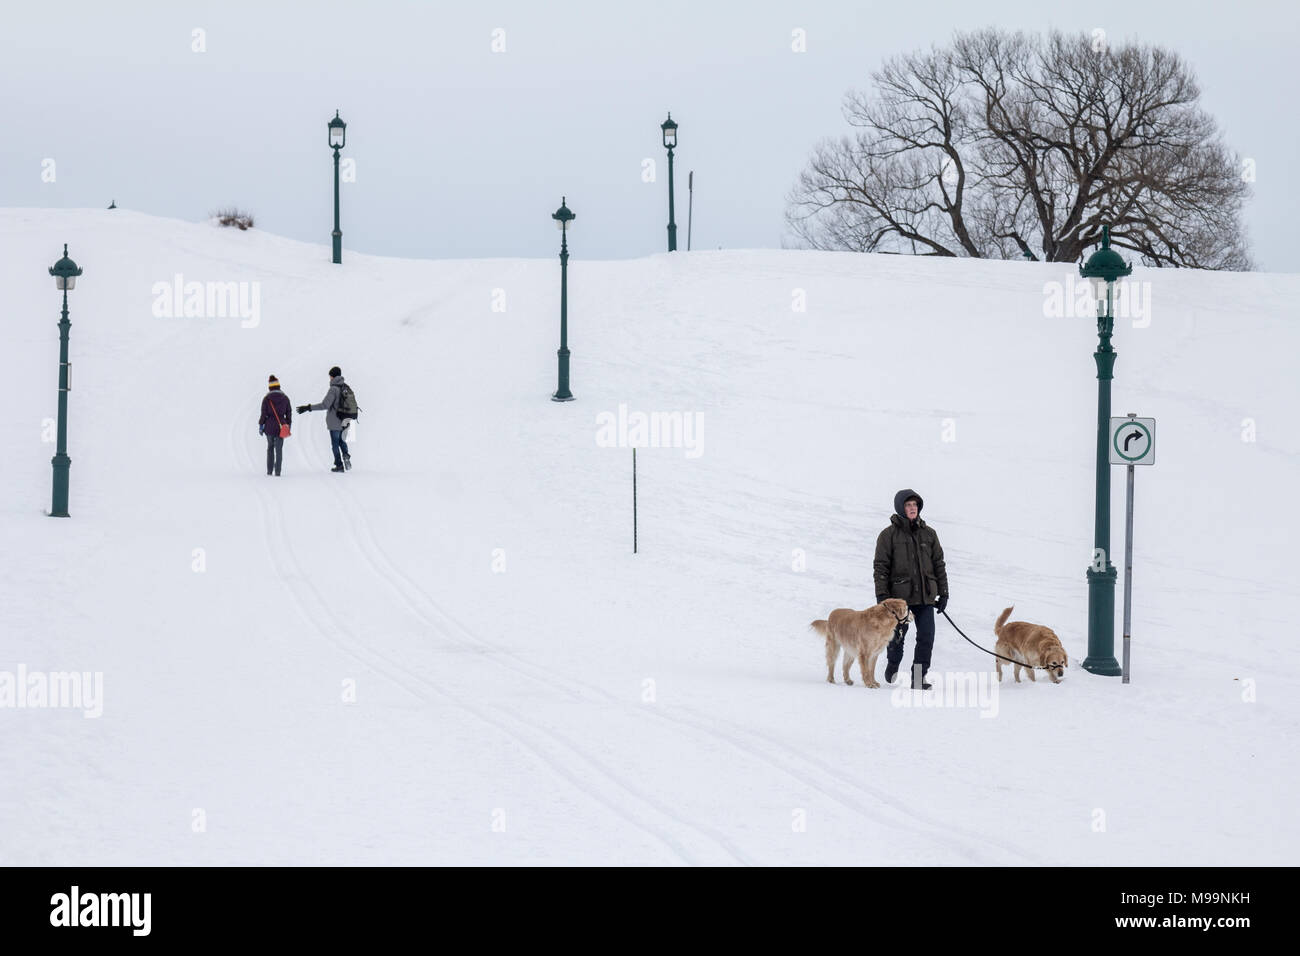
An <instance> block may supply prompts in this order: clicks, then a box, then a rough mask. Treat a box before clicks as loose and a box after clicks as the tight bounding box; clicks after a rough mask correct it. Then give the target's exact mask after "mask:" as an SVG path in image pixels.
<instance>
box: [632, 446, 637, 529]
mask: <svg viewBox="0 0 1300 956" xmlns="http://www.w3.org/2000/svg"><path fill="white" fill-rule="evenodd" d="M632 553H633V554H636V446H635V445H633V446H632Z"/></svg>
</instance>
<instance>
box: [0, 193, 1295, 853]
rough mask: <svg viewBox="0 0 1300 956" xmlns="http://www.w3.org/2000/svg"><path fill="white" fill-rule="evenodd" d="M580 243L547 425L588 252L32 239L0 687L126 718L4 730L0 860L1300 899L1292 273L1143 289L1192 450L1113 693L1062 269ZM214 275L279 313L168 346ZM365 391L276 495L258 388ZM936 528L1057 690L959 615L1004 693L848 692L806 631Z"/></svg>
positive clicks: (1162, 528) (955, 671) (1151, 391)
mask: <svg viewBox="0 0 1300 956" xmlns="http://www.w3.org/2000/svg"><path fill="white" fill-rule="evenodd" d="M64 242H67V243H68V244H69V251H70V253H71V255H72V257H73V258H74V259H76V261H77V262H78V263H79V264H80V265H81V266H82V267H83V268H84V269H85V274H84V276H83V277H82V279H81V280H80V281H79V283H78V287H77V288H76V290H75V291H73V292H72V293H71V296H70V306H71V310H72V311H71V317H72V323H73V324H72V362H73V368H74V375H73V391H72V393H71V405H70V409H71V410H70V436H71V438H70V454H71V457H72V472H71V477H72V500H71V509H70V510H71V513H72V517H71V519H68V520H55V519H51V518H48V517H46V516H45V515H44V514H43V511H44V509H47V508H48V507H49V493H50V465H49V459H50V456H51V455H52V454H53V445H52V444H51V443H49V441H48V440H46V439H48V437H49V435H48V426H47V424H46V423H45V420H46V419H50V418H53V417H54V414H55V408H56V405H55V402H56V399H57V394H56V388H55V386H56V372H57V355H58V352H57V349H58V342H57V329H56V324H55V323H56V321H57V318H58V308H59V298H58V293H57V292H56V291H55V289H54V283H53V281H52V280H51V279H50V278H49V276H48V274H47V272H46V270H47V269H48V267H49V266H50V265H51V264H52V263H53V262H54V260H55V259H56V258H57V257H58V256H59V254H60V253H61V252H62V244H63V243H64ZM586 242H592V243H595V242H598V237H595V236H584V235H583V234H582V233H581V232H578V233H576V234H575V236H574V243H573V247H572V251H573V259H572V260H571V262H570V276H569V279H570V345H571V347H572V349H573V386H572V387H573V391H574V394H575V395H576V396H577V400H576V401H575V402H572V403H569V404H557V403H553V402H551V401H549V400H548V397H549V394H550V392H551V391H553V390H554V387H555V349H556V346H557V344H558V341H557V340H558V304H559V275H558V271H559V267H558V262H557V261H555V260H554V259H545V260H492V261H441V262H427V261H405V260H394V259H379V258H371V257H366V256H361V255H357V254H354V253H350V252H349V253H347V254H346V261H345V263H344V264H343V265H342V266H341V267H340V266H334V265H332V264H330V262H329V261H328V258H329V257H328V249H327V248H324V247H322V246H311V245H304V244H300V243H296V242H290V241H288V240H285V239H281V238H277V237H274V236H268V235H265V234H263V233H261V232H259V231H256V230H254V231H250V232H247V233H240V232H236V231H233V230H225V229H219V228H216V227H213V226H210V225H207V224H187V223H181V222H176V221H170V220H162V219H155V218H151V217H146V216H143V215H139V214H135V213H132V212H129V211H127V210H115V211H113V212H107V211H86V210H74V211H51V210H5V211H0V289H3V310H2V312H0V327H2V328H3V341H4V343H5V358H6V362H5V366H6V367H5V371H4V382H5V390H6V394H7V395H8V397H9V402H8V408H7V415H6V419H7V423H8V426H9V435H10V441H9V443H8V454H7V455H6V456H5V467H4V468H3V469H0V509H3V526H4V550H3V558H0V581H2V582H3V584H2V585H0V589H2V593H3V602H2V603H0V630H2V632H3V641H2V643H0V674H2V673H3V672H9V673H11V674H16V673H17V672H18V669H19V668H20V667H22V668H24V669H25V671H26V672H27V673H32V672H36V673H45V674H48V673H50V672H71V671H78V672H99V673H102V680H103V685H102V686H103V696H102V701H101V704H102V715H101V716H99V717H97V718H90V719H88V718H86V717H84V716H83V715H82V712H81V711H80V710H76V709H71V708H62V709H54V708H43V709H42V708H34V707H24V708H18V707H12V706H11V707H3V708H0V743H2V745H3V749H4V753H5V756H6V758H7V759H6V765H7V766H8V768H9V772H7V773H5V774H3V775H2V776H0V862H4V863H10V864H41V863H59V864H77V865H80V864H146V863H168V864H173V863H220V864H225V863H290V862H305V863H443V862H446V863H483V864H487V863H649V864H677V863H706V864H728V863H760V864H771V863H795V864H812V863H888V864H908V863H994V864H1027V863H1078V864H1091V865H1106V864H1136V863H1148V864H1225V863H1252V864H1264V863H1271V864H1278V863H1286V862H1294V860H1295V858H1296V853H1297V850H1298V849H1300V826H1298V825H1297V824H1296V822H1295V817H1294V814H1293V813H1292V812H1291V810H1292V809H1293V807H1294V806H1295V804H1296V801H1297V786H1296V783H1297V774H1296V770H1295V761H1294V758H1293V756H1292V753H1293V745H1292V741H1293V740H1294V737H1295V734H1296V732H1297V730H1300V719H1298V718H1300V704H1298V703H1297V701H1298V700H1300V680H1297V676H1296V665H1297V662H1298V661H1300V653H1298V652H1297V650H1296V648H1295V645H1294V641H1293V637H1294V630H1295V622H1296V620H1297V613H1296V611H1295V609H1294V608H1295V605H1296V601H1297V598H1298V597H1300V585H1297V581H1296V575H1295V564H1294V561H1293V560H1292V547H1293V543H1294V541H1295V540H1296V538H1297V534H1298V532H1300V528H1298V527H1297V525H1298V524H1300V522H1298V521H1297V518H1296V510H1295V508H1294V506H1293V504H1292V500H1291V496H1292V494H1293V492H1294V489H1295V488H1296V487H1298V486H1300V457H1298V455H1300V435H1298V434H1297V427H1296V417H1295V416H1296V412H1297V409H1298V408H1300V401H1298V399H1300V384H1298V383H1297V377H1296V375H1295V374H1294V368H1293V366H1294V355H1295V353H1296V351H1297V346H1300V324H1298V317H1297V307H1296V305H1295V303H1296V301H1297V298H1298V297H1300V277H1296V276H1289V275H1288V276H1279V275H1217V274H1204V273H1192V272H1170V271H1152V270H1143V269H1140V268H1139V269H1136V270H1135V275H1136V277H1137V278H1139V279H1142V280H1147V281H1149V282H1150V287H1149V288H1150V291H1151V321H1150V323H1149V325H1147V326H1146V327H1134V324H1133V323H1131V322H1121V323H1120V325H1119V328H1118V330H1117V334H1116V347H1117V349H1118V352H1119V359H1118V363H1117V366H1116V375H1117V379H1116V384H1115V406H1114V409H1115V412H1116V414H1123V413H1125V412H1128V411H1133V412H1138V413H1139V414H1142V415H1144V416H1153V417H1155V418H1157V419H1158V421H1159V432H1158V441H1157V461H1156V465H1155V466H1154V467H1152V468H1148V469H1143V470H1141V472H1140V474H1139V475H1138V484H1137V520H1136V561H1135V575H1134V577H1135V600H1134V613H1133V619H1134V623H1133V633H1134V643H1133V661H1134V665H1133V669H1134V680H1133V683H1132V684H1131V685H1128V686H1123V685H1121V683H1120V682H1119V680H1118V679H1111V678H1100V677H1095V676H1092V675H1090V674H1088V673H1086V672H1084V671H1083V670H1082V669H1081V668H1079V667H1078V666H1077V665H1078V664H1079V663H1081V662H1082V660H1083V658H1084V656H1085V654H1086V635H1085V627H1086V597H1087V595H1086V586H1085V581H1084V569H1085V568H1086V566H1087V564H1088V561H1089V560H1090V556H1091V546H1092V520H1093V517H1092V481H1093V458H1092V455H1093V428H1094V421H1095V417H1094V416H1095V407H1096V406H1095V402H1096V381H1095V378H1094V374H1095V373H1094V367H1093V361H1092V357H1091V352H1092V349H1093V347H1094V344H1095V341H1096V337H1095V328H1094V323H1093V322H1092V320H1091V319H1090V318H1087V317H1083V318H1050V317H1047V316H1045V315H1044V302H1045V299H1046V296H1045V294H1044V285H1045V283H1050V282H1064V281H1065V280H1066V276H1067V275H1068V274H1069V272H1070V269H1069V268H1066V267H1062V266H1054V265H1049V264H1041V263H1002V262H974V261H936V260H926V259H912V258H903V257H893V256H864V255H847V254H823V253H807V252H778V251H767V252H698V253H691V254H680V253H679V254H676V255H673V256H662V255H661V256H652V257H649V258H646V259H641V260H635V261H627V262H587V261H584V260H583V258H582V256H583V251H584V243H586ZM177 275H180V276H182V277H183V278H182V280H181V281H182V283H185V282H202V283H208V282H213V283H227V282H234V283H250V285H247V286H244V287H243V288H244V290H245V291H246V292H247V293H248V294H250V295H251V294H252V292H253V290H254V289H256V292H257V295H258V296H259V298H258V300H257V302H258V307H259V312H258V315H257V316H256V317H255V319H256V321H255V322H254V317H252V316H250V317H249V318H247V319H244V320H241V319H240V318H237V317H226V318H220V317H207V318H199V317H192V318H184V317H170V318H169V317H159V316H158V315H156V314H155V311H159V310H161V307H160V306H158V307H156V305H155V302H156V299H158V298H159V295H158V292H157V290H156V289H155V286H156V284H159V283H162V284H171V283H174V282H175V281H176V278H175V277H176V276H177ZM253 283H256V285H255V286H254V285H252V284H253ZM250 301H251V300H250ZM801 305H802V306H804V307H805V308H804V309H803V311H800V310H799V306H801ZM1140 324H1142V323H1139V325H1140ZM336 363H337V364H339V365H341V366H342V368H343V371H344V373H345V375H346V376H347V379H348V381H349V382H350V383H351V384H352V385H353V386H354V388H355V389H356V392H357V396H358V399H359V402H360V404H361V406H362V408H363V414H362V418H361V421H360V423H359V434H358V436H357V438H356V439H355V441H354V445H353V459H354V462H355V463H356V467H355V468H354V469H353V471H352V472H350V473H349V474H347V475H343V476H340V475H332V474H329V473H328V471H327V468H328V464H329V441H328V435H327V433H326V431H325V427H324V417H323V415H322V414H320V413H312V414H311V415H307V416H302V417H301V418H299V419H297V420H296V421H295V427H294V436H293V437H292V438H291V439H290V440H289V441H288V443H287V451H286V461H285V474H284V477H282V478H280V479H278V480H277V479H271V478H267V477H266V476H265V474H264V473H263V471H264V469H263V467H262V463H263V456H264V444H263V442H262V439H261V438H260V437H259V436H258V434H257V427H256V417H257V408H258V402H259V400H260V398H261V396H262V394H263V393H264V385H265V382H266V378H267V375H268V374H270V373H275V374H276V375H278V376H279V378H280V380H281V382H282V383H283V384H284V389H285V391H286V392H287V393H288V394H289V396H290V398H291V399H292V400H293V402H294V404H302V403H306V402H316V401H319V400H320V399H321V398H322V396H323V395H324V393H325V391H326V387H327V377H326V374H325V372H326V370H327V369H328V368H329V366H331V365H333V364H336ZM620 405H624V406H626V409H625V412H626V414H628V415H629V416H633V415H634V413H637V412H641V413H652V412H660V413H673V412H679V413H682V415H683V416H684V417H683V421H684V422H685V421H689V422H690V423H691V424H692V425H693V426H694V428H695V430H694V431H693V432H691V433H690V437H691V439H692V442H693V447H691V448H643V449H641V450H640V451H639V452H638V455H637V459H638V461H637V466H638V476H637V477H638V487H637V493H638V503H639V544H640V553H639V554H637V555H633V554H632V553H631V548H632V510H631V507H632V474H631V464H632V462H631V451H630V449H628V448H627V447H618V442H617V441H615V442H614V445H615V447H606V446H608V445H610V444H611V443H610V441H608V440H607V439H608V438H609V437H610V434H611V433H610V430H609V426H608V425H607V422H608V420H609V418H610V416H611V415H612V417H613V419H614V421H615V422H617V421H618V416H619V411H620ZM687 416H689V417H687ZM1247 419H1249V420H1251V421H1250V422H1246V421H1245V420H1247ZM1252 427H1253V428H1254V432H1255V433H1254V439H1255V440H1253V441H1250V440H1243V438H1250V437H1251V435H1250V433H1249V432H1250V429H1251V428H1252ZM614 437H615V438H617V437H618V436H617V431H616V430H615V434H614ZM1114 485H1115V494H1114V522H1113V533H1114V542H1115V548H1116V550H1117V551H1118V550H1119V549H1120V548H1121V547H1122V543H1123V537H1122V536H1123V497H1122V492H1123V471H1122V469H1118V468H1117V469H1115V471H1114ZM905 486H911V487H914V488H916V489H917V490H918V491H920V493H921V494H922V495H923V496H924V497H925V500H926V506H925V511H924V517H926V518H927V519H928V520H929V521H930V523H931V524H932V525H933V526H934V527H935V528H936V529H937V530H938V532H939V534H940V536H941V539H942V541H943V544H944V547H945V550H946V552H947V557H948V573H949V577H950V582H951V589H952V603H951V605H950V608H949V612H950V614H951V615H952V617H953V619H954V620H956V621H957V622H958V623H959V624H960V625H961V626H962V627H963V628H964V629H965V630H966V631H967V633H969V634H971V636H972V637H974V638H976V639H977V640H982V641H984V642H987V643H990V644H991V641H992V635H991V627H992V622H993V619H994V617H995V616H996V615H997V613H998V612H999V611H1000V610H1001V609H1002V608H1003V607H1005V606H1007V605H1009V604H1013V603H1014V604H1015V605H1016V609H1017V610H1016V615H1015V616H1016V618H1018V619H1025V620H1032V621H1038V622H1041V623H1044V624H1048V625H1050V626H1052V627H1053V628H1055V629H1056V631H1057V632H1058V633H1059V634H1060V635H1061V636H1062V638H1063V640H1064V642H1065V644H1066V647H1067V649H1068V650H1069V653H1070V658H1071V667H1070V669H1069V671H1068V672H1067V673H1068V676H1067V678H1066V680H1065V681H1064V682H1063V683H1062V684H1061V685H1059V686H1054V685H1052V684H1049V683H1045V682H1039V683H1036V684H1028V683H1024V684H1014V683H1008V684H1003V685H1002V686H1001V688H1000V689H998V690H997V691H994V690H991V689H990V688H989V685H988V676H987V675H988V674H989V673H990V672H991V663H992V658H990V657H987V656H986V655H983V654H981V653H980V652H979V651H977V650H976V649H975V648H973V647H971V646H970V645H968V644H966V643H965V642H964V641H962V640H961V639H960V638H959V637H958V636H957V635H956V634H955V632H954V631H953V630H952V629H951V628H950V627H949V626H948V624H947V623H946V622H944V621H942V620H941V621H940V622H939V624H938V634H937V637H936V642H935V654H934V671H932V675H933V676H937V677H938V678H939V679H940V680H943V679H944V677H945V674H952V675H961V674H975V675H982V676H976V677H974V678H971V679H972V680H975V681H976V683H977V686H978V687H980V688H983V689H984V690H985V691H986V693H988V694H993V693H996V696H995V697H989V696H986V697H984V698H983V699H981V700H980V701H979V703H978V705H977V706H965V707H958V706H951V705H952V704H954V703H955V702H954V701H953V700H952V699H951V697H950V696H946V695H936V694H931V695H927V696H926V698H925V700H926V701H928V702H930V703H931V704H935V703H938V704H943V705H946V706H919V704H920V703H922V702H921V701H915V700H913V699H912V697H911V695H910V693H899V692H895V691H893V690H891V689H890V688H888V687H882V688H881V689H879V690H869V689H866V688H864V687H863V686H862V683H861V681H860V680H858V679H857V673H856V668H855V672H854V678H855V683H854V685H853V686H852V687H845V686H844V685H842V684H837V685H836V686H833V687H832V686H830V685H828V684H826V683H825V680H824V664H823V651H822V647H821V642H820V639H819V638H818V637H817V636H816V635H814V634H812V633H811V632H810V631H809V630H808V622H809V621H811V620H812V619H813V618H817V617H824V616H825V614H826V612H827V611H829V610H830V609H832V608H835V607H840V606H853V607H865V606H867V605H869V604H871V603H873V601H874V597H873V586H872V582H871V555H872V546H873V543H874V540H875V536H876V534H877V532H878V531H879V530H880V529H881V528H882V527H884V525H885V523H886V521H887V519H888V516H889V514H890V512H891V511H892V500H893V495H894V492H895V491H896V490H898V489H899V488H902V487H905ZM799 568H802V570H799ZM1121 582H1122V574H1121ZM1118 604H1119V595H1117V605H1118ZM1117 630H1118V628H1117ZM911 638H912V635H909V638H908V644H909V657H908V659H909V660H910V647H911ZM1008 680H1009V675H1008ZM353 693H354V694H355V701H352V700H351V699H350V697H351V695H352V694H353ZM907 704H918V706H906V705H907Z"/></svg>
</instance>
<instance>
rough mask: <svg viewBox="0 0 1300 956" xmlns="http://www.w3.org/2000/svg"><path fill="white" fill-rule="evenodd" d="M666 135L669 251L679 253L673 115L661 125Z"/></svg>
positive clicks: (675, 141) (675, 144)
mask: <svg viewBox="0 0 1300 956" xmlns="http://www.w3.org/2000/svg"><path fill="white" fill-rule="evenodd" d="M659 128H660V129H661V130H663V133H664V149H666V150H668V251H669V252H676V251H677V220H676V219H675V218H674V215H673V150H674V149H676V148H677V124H676V123H674V122H673V114H672V113H669V114H668V119H666V120H664V122H663V123H661V124H660V125H659Z"/></svg>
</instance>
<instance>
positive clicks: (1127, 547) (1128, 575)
mask: <svg viewBox="0 0 1300 956" xmlns="http://www.w3.org/2000/svg"><path fill="white" fill-rule="evenodd" d="M1132 623H1133V466H1132V465H1129V466H1128V506H1127V507H1126V508H1125V517H1124V683H1125V684H1127V683H1128V682H1129V680H1128V675H1129V670H1128V661H1129V656H1128V654H1129V638H1130V636H1131V632H1132Z"/></svg>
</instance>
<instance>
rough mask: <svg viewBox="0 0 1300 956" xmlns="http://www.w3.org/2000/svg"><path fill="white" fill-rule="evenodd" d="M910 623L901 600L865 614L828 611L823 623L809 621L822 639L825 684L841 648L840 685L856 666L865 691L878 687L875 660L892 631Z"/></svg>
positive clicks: (832, 678)
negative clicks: (856, 663)
mask: <svg viewBox="0 0 1300 956" xmlns="http://www.w3.org/2000/svg"><path fill="white" fill-rule="evenodd" d="M910 620H912V612H911V611H909V610H908V609H907V602H906V601H904V600H903V599H902V598H886V599H885V601H884V603H882V604H875V605H873V606H871V607H869V608H867V609H866V610H865V611H854V610H851V609H850V608H847V607H839V608H836V609H835V610H833V611H831V613H830V615H829V616H828V617H827V618H826V620H824V621H813V622H812V629H813V630H814V631H816V632H817V633H818V634H820V635H822V636H823V637H824V638H826V680H827V682H828V683H831V684H834V683H835V656H836V655H837V654H839V652H840V648H841V647H842V648H844V683H846V684H852V683H853V681H851V680H849V668H850V667H852V666H853V661H854V660H855V659H856V660H857V662H858V670H859V671H860V672H861V673H862V679H863V681H865V682H866V685H867V686H868V687H879V686H880V683H879V682H878V681H877V680H876V658H877V657H879V656H880V652H881V651H883V650H884V649H885V648H886V647H887V646H888V645H889V639H890V638H891V637H893V636H894V628H896V627H898V625H899V624H902V623H904V622H906V621H910Z"/></svg>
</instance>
